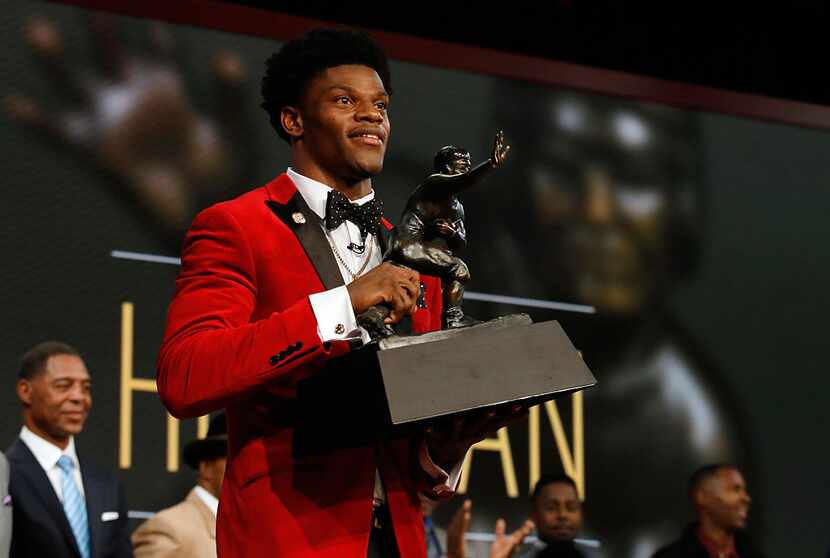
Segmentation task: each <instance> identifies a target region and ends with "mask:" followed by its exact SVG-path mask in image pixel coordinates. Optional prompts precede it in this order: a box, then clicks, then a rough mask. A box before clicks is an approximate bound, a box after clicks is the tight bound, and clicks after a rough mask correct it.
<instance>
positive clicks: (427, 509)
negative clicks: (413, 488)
mask: <svg viewBox="0 0 830 558" xmlns="http://www.w3.org/2000/svg"><path fill="white" fill-rule="evenodd" d="M418 497H419V498H420V499H421V513H423V514H424V539H425V540H426V543H427V558H442V557H443V556H444V544H443V543H442V541H443V540H445V539H446V538H447V535H446V533H440V532H439V531H440V529H439V528H438V527H436V526H435V522H433V521H432V512H433V511H435V508H436V507H438V503H439V501H438V500H431V499H429V498H427V497H426V496H424V495H423V494H419V495H418Z"/></svg>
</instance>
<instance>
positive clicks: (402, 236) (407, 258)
mask: <svg viewBox="0 0 830 558" xmlns="http://www.w3.org/2000/svg"><path fill="white" fill-rule="evenodd" d="M509 152H510V146H509V145H507V144H506V143H505V142H504V132H503V131H499V132H498V133H497V134H496V138H495V141H494V143H493V151H492V155H491V156H490V158H489V159H488V160H486V161H484V162H483V163H481V164H479V165H478V166H476V167H475V168H473V169H472V170H471V169H470V167H471V166H472V163H471V160H470V153H469V151H467V150H466V149H464V148H461V147H456V146H453V145H448V146H445V147H443V148H441V149H440V150H439V151H438V153H436V155H435V159H434V162H433V168H434V171H435V172H434V173H433V174H431V175H429V176H428V177H427V178H426V180H424V182H422V183H421V184H420V185H419V186H418V187H417V188H415V191H414V192H412V195H411V196H410V197H409V200H408V201H407V204H406V208H405V209H404V212H403V215H402V216H401V222H400V223H399V224H398V225H397V226H396V227H395V228H394V230H393V231H392V238H391V241H390V242H389V244H388V247H387V249H386V253H385V254H384V260H386V261H391V262H393V263H397V264H399V265H404V266H407V267H411V268H412V269H415V270H416V271H418V272H419V273H424V274H427V275H433V276H437V277H440V278H441V283H442V287H443V293H444V294H443V306H444V310H443V315H442V325H443V328H444V329H453V328H459V327H465V326H469V325H474V324H476V323H478V321H477V320H474V319H473V318H470V317H469V316H465V315H464V312H463V310H462V309H461V300H462V298H463V297H464V284H465V283H466V282H467V281H469V279H470V270H469V269H468V267H467V264H466V263H464V261H463V260H462V259H461V258H460V257H459V254H460V253H461V252H462V251H463V250H464V248H465V247H466V246H467V231H466V229H465V228H464V206H462V205H461V202H460V201H458V197H457V195H458V194H459V193H460V192H462V191H464V190H466V189H468V188H471V187H472V186H474V185H476V184H478V183H479V182H481V181H482V180H483V179H484V178H485V177H486V176H487V175H489V174H490V173H491V172H492V171H493V170H494V169H497V168H499V167H500V166H501V165H502V164H503V163H504V161H505V159H506V158H507V154H508V153H509ZM385 315H386V312H384V310H383V309H382V308H378V307H375V308H372V309H370V310H368V311H367V312H366V313H364V314H362V315H361V316H359V317H358V321H359V323H360V324H361V325H362V326H363V327H364V328H366V329H367V331H369V334H370V335H371V336H372V337H385V336H388V335H390V334H391V333H392V331H391V329H390V328H389V327H388V326H385V325H384V324H383V318H385V317H386V316H385Z"/></svg>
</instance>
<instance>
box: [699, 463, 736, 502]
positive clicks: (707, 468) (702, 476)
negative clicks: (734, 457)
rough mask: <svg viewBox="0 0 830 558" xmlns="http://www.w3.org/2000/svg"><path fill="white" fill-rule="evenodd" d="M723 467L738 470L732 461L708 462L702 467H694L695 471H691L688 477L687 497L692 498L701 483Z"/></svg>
mask: <svg viewBox="0 0 830 558" xmlns="http://www.w3.org/2000/svg"><path fill="white" fill-rule="evenodd" d="M724 469H735V470H736V471H737V470H739V469H738V467H736V466H735V465H733V464H732V463H709V464H708V465H704V466H703V467H700V468H698V469H696V470H695V472H694V473H692V476H691V477H689V486H688V491H689V499H690V500H691V499H693V498H694V494H695V492H696V491H697V490H698V489H699V488H700V487H701V486H702V485H703V483H704V482H706V481H708V480H709V479H711V478H712V477H714V476H716V475H717V474H718V473H719V472H721V471H722V470H724Z"/></svg>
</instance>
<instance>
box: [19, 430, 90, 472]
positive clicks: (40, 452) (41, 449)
mask: <svg viewBox="0 0 830 558" xmlns="http://www.w3.org/2000/svg"><path fill="white" fill-rule="evenodd" d="M20 439H21V440H23V443H25V444H26V445H27V446H28V448H29V450H30V451H31V452H32V454H33V455H34V456H35V459H37V462H38V463H40V466H41V467H43V470H44V471H50V470H51V469H52V468H53V467H55V465H57V464H58V459H60V457H61V456H62V455H66V456H68V457H69V458H70V459H71V460H72V463H74V464H75V470H76V471H79V470H80V468H81V464H80V462H79V461H78V455H77V454H76V453H75V437H74V436H70V437H69V444H67V446H66V449H63V450H62V449H61V448H59V447H58V446H56V445H55V444H53V443H52V442H49V441H48V440H45V439H43V438H41V437H40V436H38V435H37V434H35V433H34V432H32V431H31V430H29V429H28V428H26V426H23V428H21V429H20Z"/></svg>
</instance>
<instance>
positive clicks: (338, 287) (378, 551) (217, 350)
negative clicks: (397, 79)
mask: <svg viewBox="0 0 830 558" xmlns="http://www.w3.org/2000/svg"><path fill="white" fill-rule="evenodd" d="M262 91H263V97H264V102H263V103H262V106H263V108H264V109H265V110H266V111H267V112H268V113H269V115H270V118H271V123H272V125H273V126H274V128H275V129H276V131H277V133H278V134H279V135H280V136H281V137H282V138H283V139H285V140H286V141H287V142H289V144H290V146H291V167H290V168H289V169H288V170H287V172H286V173H284V174H281V175H280V176H279V177H277V178H276V179H275V180H273V181H272V182H270V183H269V184H267V185H265V186H263V187H260V188H255V189H253V190H251V191H250V192H248V193H246V194H244V195H242V196H240V197H238V198H236V199H234V200H231V201H228V202H224V203H220V204H217V205H215V206H213V207H210V208H208V209H206V210H205V211H203V212H202V213H200V214H199V215H198V216H197V218H196V219H195V220H194V222H193V225H192V226H191V228H190V230H189V231H188V234H187V236H186V238H185V241H184V245H183V250H182V268H181V272H180V274H179V277H178V279H177V280H176V291H175V294H174V297H173V300H172V302H171V304H170V308H169V312H168V318H167V327H166V331H165V335H164V342H163V344H162V347H161V351H160V354H159V358H158V375H157V383H158V388H159V393H160V395H161V398H162V400H163V401H164V404H165V406H166V407H167V408H168V409H169V411H170V412H171V413H172V414H173V415H174V416H177V417H193V416H197V415H202V414H205V413H207V412H210V411H215V410H217V409H221V408H226V410H227V417H228V430H229V432H228V444H229V448H228V466H227V472H226V476H225V481H224V484H223V487H222V493H221V497H220V506H219V516H218V525H217V547H218V553H219V556H220V557H231V556H240V557H243V556H244V557H245V558H251V557H258V556H263V557H264V556H268V557H272V556H331V557H335V556H337V557H340V556H355V557H363V556H398V555H399V556H401V557H402V558H422V557H423V556H424V555H425V545H424V536H423V523H422V518H421V514H420V511H419V508H420V502H419V498H418V494H419V493H421V494H424V495H426V496H427V497H431V498H440V497H445V496H447V495H449V494H451V493H452V492H453V490H454V488H455V486H456V484H457V479H458V473H459V470H460V462H461V460H462V458H463V456H464V453H465V452H466V450H467V449H468V447H469V445H470V444H471V443H473V442H475V441H477V440H478V439H481V438H483V437H484V436H485V435H486V433H487V432H489V431H492V430H494V429H496V428H498V427H499V426H501V424H500V422H503V419H505V418H506V417H504V416H502V415H498V416H495V417H494V416H492V414H490V415H485V416H483V417H478V418H477V419H475V420H472V421H471V420H467V421H466V422H465V423H462V424H459V423H458V422H456V423H454V426H453V428H451V429H448V430H447V431H439V432H430V433H425V434H423V435H418V436H410V437H407V438H401V439H395V440H391V441H385V442H382V443H371V444H367V445H364V446H361V447H348V448H346V449H333V450H331V451H327V452H324V453H322V454H315V455H312V456H309V455H297V453H296V452H292V448H293V442H294V436H295V431H296V420H297V409H298V401H297V382H298V381H299V380H302V379H304V378H307V377H309V376H311V375H313V374H315V373H316V372H318V371H320V370H321V369H322V368H323V367H324V366H325V364H326V362H327V361H328V360H329V359H331V358H332V357H336V356H340V355H343V354H345V353H347V352H348V351H349V350H350V347H353V346H356V345H359V344H360V343H361V342H362V340H365V339H363V337H364V336H365V334H364V333H363V332H362V331H361V330H360V328H359V327H358V326H357V322H356V318H355V315H357V314H360V313H361V312H362V311H364V310H366V309H367V308H369V307H370V306H373V305H376V304H386V305H388V306H390V308H391V309H392V312H391V315H390V317H389V319H388V320H389V322H390V323H397V322H399V321H400V320H401V319H402V318H404V317H405V316H411V322H412V329H413V331H415V332H423V331H429V330H433V329H438V328H439V327H440V320H441V292H440V283H439V281H438V280H437V279H435V278H432V277H419V275H418V273H416V272H414V271H412V270H409V269H405V268H402V267H398V266H394V265H390V264H387V263H384V264H381V263H380V261H381V253H382V251H383V244H384V242H385V241H384V239H385V232H386V230H385V227H384V226H383V225H381V226H379V225H378V222H379V221H378V219H379V216H380V211H379V206H378V204H377V202H376V201H375V200H374V191H373V189H372V177H373V176H376V175H377V174H378V173H379V172H380V171H381V169H382V167H383V159H384V153H385V150H386V145H387V142H388V140H389V131H390V125H389V117H388V114H387V108H388V104H389V96H390V94H391V85H390V77H389V69H388V64H387V61H386V58H385V55H384V54H383V52H382V50H381V49H380V48H379V47H378V46H377V45H376V44H375V43H374V42H373V41H372V40H371V39H369V38H368V37H366V36H365V35H363V34H360V33H357V32H353V31H344V30H315V31H311V32H309V33H308V34H306V35H305V36H304V37H302V38H301V39H298V40H295V41H291V42H288V43H286V44H285V45H284V46H283V48H282V49H281V50H280V51H279V52H278V53H276V54H275V55H274V56H272V57H271V58H270V59H269V60H268V69H267V73H266V75H265V77H264V79H263V83H262ZM386 226H387V227H388V223H386ZM419 294H420V298H419ZM407 319H410V318H407ZM354 373H355V374H359V373H360V371H359V370H356V371H354ZM359 405H360V402H359V401H355V407H358V406H359ZM331 420H332V421H337V420H338V417H331Z"/></svg>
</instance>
